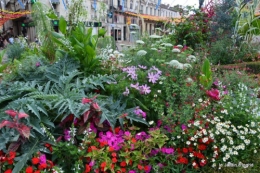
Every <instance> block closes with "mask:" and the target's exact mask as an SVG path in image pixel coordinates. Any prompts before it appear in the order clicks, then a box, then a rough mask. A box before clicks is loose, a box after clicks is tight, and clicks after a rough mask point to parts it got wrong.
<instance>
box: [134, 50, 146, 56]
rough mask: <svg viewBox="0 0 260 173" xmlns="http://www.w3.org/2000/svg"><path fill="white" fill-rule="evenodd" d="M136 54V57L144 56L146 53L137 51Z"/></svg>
mask: <svg viewBox="0 0 260 173" xmlns="http://www.w3.org/2000/svg"><path fill="white" fill-rule="evenodd" d="M136 54H137V56H144V55H146V54H147V52H146V51H145V50H139V51H138V52H137V53H136Z"/></svg>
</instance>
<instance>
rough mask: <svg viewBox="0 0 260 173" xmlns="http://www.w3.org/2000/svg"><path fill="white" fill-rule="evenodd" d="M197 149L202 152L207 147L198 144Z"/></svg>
mask: <svg viewBox="0 0 260 173" xmlns="http://www.w3.org/2000/svg"><path fill="white" fill-rule="evenodd" d="M198 149H199V150H202V151H203V150H206V149H207V146H206V145H204V144H199V146H198Z"/></svg>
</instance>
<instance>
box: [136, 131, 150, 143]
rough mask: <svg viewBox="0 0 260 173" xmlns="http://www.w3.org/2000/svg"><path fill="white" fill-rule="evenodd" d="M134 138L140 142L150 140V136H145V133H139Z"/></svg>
mask: <svg viewBox="0 0 260 173" xmlns="http://www.w3.org/2000/svg"><path fill="white" fill-rule="evenodd" d="M135 138H136V139H137V140H140V141H144V140H146V139H149V138H150V135H148V134H146V133H145V132H139V133H137V134H136V135H135Z"/></svg>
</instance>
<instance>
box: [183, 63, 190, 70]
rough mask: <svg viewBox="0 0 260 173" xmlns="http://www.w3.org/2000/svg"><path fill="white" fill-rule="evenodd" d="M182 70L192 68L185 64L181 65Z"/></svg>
mask: <svg viewBox="0 0 260 173" xmlns="http://www.w3.org/2000/svg"><path fill="white" fill-rule="evenodd" d="M183 68H185V69H188V68H192V66H191V65H190V64H187V63H185V64H183Z"/></svg>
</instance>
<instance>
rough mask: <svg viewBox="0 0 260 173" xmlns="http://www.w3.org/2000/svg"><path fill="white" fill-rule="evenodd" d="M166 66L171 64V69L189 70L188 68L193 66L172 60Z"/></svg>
mask: <svg viewBox="0 0 260 173" xmlns="http://www.w3.org/2000/svg"><path fill="white" fill-rule="evenodd" d="M166 64H169V66H170V67H174V68H176V69H188V68H192V66H191V65H190V64H187V63H185V64H182V63H180V62H179V61H177V60H171V61H170V62H166Z"/></svg>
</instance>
